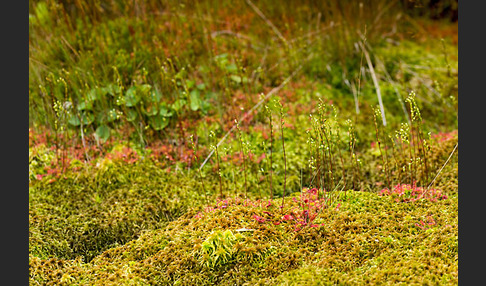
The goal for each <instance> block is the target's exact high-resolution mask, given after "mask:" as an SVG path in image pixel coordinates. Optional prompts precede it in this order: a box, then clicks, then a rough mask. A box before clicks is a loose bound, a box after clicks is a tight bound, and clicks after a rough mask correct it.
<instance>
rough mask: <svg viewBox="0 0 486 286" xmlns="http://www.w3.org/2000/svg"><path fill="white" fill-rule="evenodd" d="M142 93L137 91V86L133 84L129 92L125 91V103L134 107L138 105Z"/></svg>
mask: <svg viewBox="0 0 486 286" xmlns="http://www.w3.org/2000/svg"><path fill="white" fill-rule="evenodd" d="M140 99H141V98H140V93H139V92H137V87H136V86H132V87H130V88H129V89H128V90H127V92H126V93H125V105H126V106H128V107H133V106H135V105H137V103H138V102H139V101H140Z"/></svg>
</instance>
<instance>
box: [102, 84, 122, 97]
mask: <svg viewBox="0 0 486 286" xmlns="http://www.w3.org/2000/svg"><path fill="white" fill-rule="evenodd" d="M102 90H103V91H104V92H105V93H107V94H111V95H112V96H115V95H117V94H118V93H120V91H121V88H120V87H119V86H118V85H115V84H112V83H111V84H109V85H107V86H105V87H103V88H102Z"/></svg>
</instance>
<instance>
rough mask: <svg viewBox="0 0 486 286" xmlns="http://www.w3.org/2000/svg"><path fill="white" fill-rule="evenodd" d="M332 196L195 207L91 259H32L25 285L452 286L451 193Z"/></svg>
mask: <svg viewBox="0 0 486 286" xmlns="http://www.w3.org/2000/svg"><path fill="white" fill-rule="evenodd" d="M333 196H334V197H330V196H324V197H321V199H317V197H301V195H299V194H297V195H294V196H293V197H291V198H286V203H285V207H284V208H283V209H282V208H280V201H278V202H277V201H270V202H269V201H250V200H246V201H245V200H238V199H235V200H227V201H223V202H219V203H217V204H216V205H214V206H211V207H208V208H206V209H205V210H203V211H200V212H198V211H196V210H195V209H192V210H189V211H188V212H187V213H186V214H184V215H183V216H181V217H180V218H179V219H177V220H175V221H172V222H170V223H169V224H168V225H167V226H166V227H165V228H161V229H157V230H147V231H144V232H143V233H142V234H141V235H140V237H138V239H136V240H132V241H130V242H128V243H126V244H125V245H123V246H118V247H113V248H111V249H108V250H106V251H104V252H103V253H102V254H100V255H98V256H97V257H95V258H94V259H93V260H92V261H90V262H89V263H84V262H81V261H79V260H69V261H66V260H56V261H53V260H52V259H51V260H41V259H39V258H36V257H32V256H31V259H30V279H31V282H32V283H33V282H44V283H45V282H46V281H49V282H50V283H53V284H55V285H67V284H69V285H76V284H79V285H81V284H84V285H85V284H89V285H214V284H221V285H263V284H269V285H296V284H299V285H302V284H304V285H322V284H324V285H327V284H336V283H337V284H346V285H347V284H352V285H364V284H370V283H372V284H390V283H392V284H394V283H407V284H410V283H411V284H414V283H415V284H419V283H420V284H438V283H440V284H447V285H448V284H457V277H458V276H457V275H458V272H457V271H458V266H457V258H458V251H457V214H458V212H457V210H458V209H457V196H452V197H449V198H447V199H442V200H437V201H430V200H427V199H422V200H416V201H413V202H396V201H395V200H394V199H393V197H391V196H379V195H377V194H374V193H369V192H351V191H349V192H347V193H344V192H342V193H334V194H333ZM338 197H339V198H340V199H339V201H340V203H339V204H336V203H337V200H335V198H338ZM305 199H307V201H305ZM331 202H334V203H331ZM303 204H304V205H303ZM312 206H318V207H315V208H312ZM305 210H307V214H308V215H309V216H308V217H307V218H306V217H305ZM312 214H317V216H315V217H312ZM291 216H292V218H291ZM303 222H307V223H303ZM296 226H299V228H296ZM47 265H50V266H49V267H46V266H47Z"/></svg>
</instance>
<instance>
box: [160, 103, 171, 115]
mask: <svg viewBox="0 0 486 286" xmlns="http://www.w3.org/2000/svg"><path fill="white" fill-rule="evenodd" d="M159 114H160V115H162V116H165V117H171V116H172V111H170V110H169V108H168V107H167V106H166V105H165V103H164V104H163V105H162V106H161V107H160V112H159Z"/></svg>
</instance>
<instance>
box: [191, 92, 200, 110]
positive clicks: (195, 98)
mask: <svg viewBox="0 0 486 286" xmlns="http://www.w3.org/2000/svg"><path fill="white" fill-rule="evenodd" d="M190 99H191V110H192V111H196V110H198V109H199V108H200V107H201V98H200V97H199V90H197V89H195V90H193V91H191V93H190Z"/></svg>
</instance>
